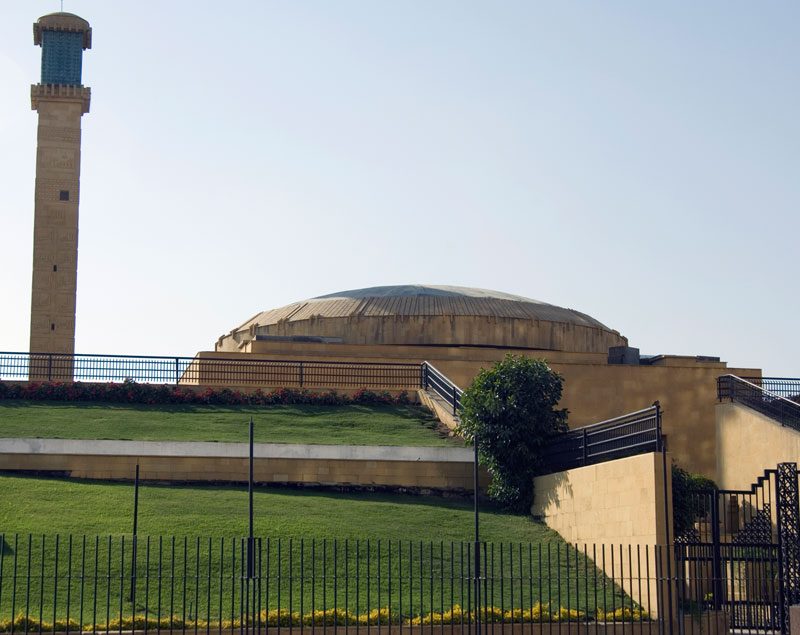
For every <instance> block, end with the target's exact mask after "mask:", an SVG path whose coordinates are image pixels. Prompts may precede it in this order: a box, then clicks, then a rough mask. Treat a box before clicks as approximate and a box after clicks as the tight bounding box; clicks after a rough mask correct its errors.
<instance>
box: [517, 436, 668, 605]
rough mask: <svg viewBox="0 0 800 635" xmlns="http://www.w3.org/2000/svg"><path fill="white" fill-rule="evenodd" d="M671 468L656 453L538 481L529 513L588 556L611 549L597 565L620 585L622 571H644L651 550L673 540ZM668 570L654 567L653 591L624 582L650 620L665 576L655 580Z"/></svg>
mask: <svg viewBox="0 0 800 635" xmlns="http://www.w3.org/2000/svg"><path fill="white" fill-rule="evenodd" d="M665 461H666V463H665ZM665 465H666V469H665ZM669 465H670V459H669V456H668V455H663V454H661V453H656V452H653V453H650V454H640V455H638V456H632V457H627V458H624V459H617V460H615V461H607V462H606V463H598V464H596V465H589V466H586V467H579V468H575V469H572V470H565V471H563V472H556V473H554V474H548V475H546V476H539V477H537V478H536V479H535V480H534V492H535V498H534V502H533V506H532V507H531V513H532V514H533V515H534V516H535V517H540V518H541V519H542V520H543V521H544V522H545V524H546V525H547V526H548V527H550V528H551V529H554V530H555V531H557V532H558V533H559V534H560V535H561V536H562V537H563V538H564V539H565V540H566V541H567V542H570V543H572V544H574V545H577V546H578V547H580V548H582V547H583V546H586V547H587V548H588V549H589V550H590V552H589V554H590V556H591V555H592V552H591V550H592V549H593V548H594V545H607V546H608V552H605V551H604V552H603V553H602V554H596V556H595V558H594V560H595V564H596V565H597V566H598V567H599V568H600V569H602V570H604V571H605V573H606V574H607V575H609V576H613V577H614V579H617V576H619V574H620V571H623V572H624V571H628V570H629V569H632V570H637V571H638V570H640V568H641V567H642V566H644V565H643V564H642V560H643V559H644V557H645V555H644V554H645V552H646V551H647V550H648V549H652V546H653V545H662V546H663V545H666V544H668V542H669V541H671V539H672V474H671V470H670V469H669ZM665 476H666V480H665ZM667 528H669V539H668V536H667ZM612 551H613V555H612V553H611V552H612ZM664 564H665V563H664ZM664 564H662V563H656V562H652V563H651V565H650V566H652V567H653V568H652V570H651V571H650V572H649V575H648V576H647V578H648V579H650V581H649V582H648V584H650V585H652V586H653V588H650V589H648V588H642V589H640V588H639V587H638V581H637V580H635V579H633V578H629V579H627V580H626V579H625V578H624V576H623V579H622V586H623V588H624V589H625V591H626V592H627V593H628V594H629V595H631V597H633V599H634V600H635V601H636V602H638V603H639V604H640V605H641V606H643V607H644V608H646V609H647V610H648V611H650V612H651V614H655V612H656V611H657V606H656V602H655V598H657V597H658V589H657V587H656V586H655V582H653V580H654V579H656V578H657V577H662V578H663V577H664V575H665V574H666V572H663V573H660V574H659V576H656V575H655V574H656V567H663V566H664ZM614 569H615V571H614ZM645 586H646V585H645ZM651 600H652V601H651Z"/></svg>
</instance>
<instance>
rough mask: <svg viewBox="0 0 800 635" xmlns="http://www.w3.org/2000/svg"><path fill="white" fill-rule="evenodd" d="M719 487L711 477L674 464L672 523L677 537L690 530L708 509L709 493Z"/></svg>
mask: <svg viewBox="0 0 800 635" xmlns="http://www.w3.org/2000/svg"><path fill="white" fill-rule="evenodd" d="M716 487H717V484H716V483H714V481H712V480H711V479H710V478H706V477H705V476H702V475H700V474H691V473H689V472H687V471H686V470H684V469H682V468H680V467H678V466H677V465H676V464H675V463H673V464H672V523H673V531H674V532H675V537H679V536H681V535H682V534H684V533H686V532H687V531H690V530H691V529H692V528H693V527H694V523H695V522H696V521H697V520H698V519H700V518H702V517H703V516H704V515H705V513H706V511H708V510H707V509H706V508H707V505H706V501H707V498H708V494H709V493H710V492H712V491H714V489H715V488H716Z"/></svg>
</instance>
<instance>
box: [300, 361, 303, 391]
mask: <svg viewBox="0 0 800 635" xmlns="http://www.w3.org/2000/svg"><path fill="white" fill-rule="evenodd" d="M299 373H300V388H302V387H303V362H300V369H299Z"/></svg>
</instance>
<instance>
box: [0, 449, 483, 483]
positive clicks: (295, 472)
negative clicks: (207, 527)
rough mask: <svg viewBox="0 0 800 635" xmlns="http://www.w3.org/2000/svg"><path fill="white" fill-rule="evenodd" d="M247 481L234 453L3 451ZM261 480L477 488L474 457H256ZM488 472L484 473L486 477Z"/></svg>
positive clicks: (43, 464)
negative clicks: (458, 459)
mask: <svg viewBox="0 0 800 635" xmlns="http://www.w3.org/2000/svg"><path fill="white" fill-rule="evenodd" d="M137 462H138V463H139V469H140V478H142V479H143V480H152V481H178V482H180V481H199V482H203V481H208V482H238V483H241V482H246V481H247V475H248V460H247V459H243V458H229V457H174V456H107V455H106V456H102V455H89V454H78V455H76V454H46V455H43V454H0V470H8V471H36V472H50V473H65V474H66V475H67V476H70V477H73V478H85V479H102V480H131V479H132V478H133V475H134V473H135V470H136V463H137ZM253 463H254V466H253V471H254V478H255V480H256V481H257V482H258V483H263V484H269V483H281V484H283V483H292V484H302V485H330V486H338V485H351V486H363V487H367V486H383V487H408V488H430V489H442V490H470V491H471V490H472V463H471V462H446V463H445V462H433V461H413V462H412V461H377V460H376V461H366V460H333V459H286V458H284V459H276V458H270V459H262V458H256V459H254V462H253ZM484 478H485V477H484Z"/></svg>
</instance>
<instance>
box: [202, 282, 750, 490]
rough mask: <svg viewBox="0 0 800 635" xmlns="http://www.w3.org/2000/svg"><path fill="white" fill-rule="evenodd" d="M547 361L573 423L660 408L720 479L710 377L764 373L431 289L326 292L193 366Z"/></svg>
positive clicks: (693, 458)
mask: <svg viewBox="0 0 800 635" xmlns="http://www.w3.org/2000/svg"><path fill="white" fill-rule="evenodd" d="M508 353H513V354H517V355H526V356H530V357H537V358H543V359H545V360H547V362H548V363H549V365H550V366H551V367H552V368H553V369H554V370H556V371H557V372H559V373H560V374H561V375H562V376H563V377H564V394H563V399H562V402H561V404H562V405H563V406H564V407H566V408H568V409H569V411H570V415H569V425H570V427H576V426H582V425H586V424H590V423H595V422H598V421H602V420H605V419H610V418H612V417H616V416H619V415H621V414H624V413H627V412H633V411H636V410H639V409H642V408H645V407H647V406H650V405H651V404H652V403H653V402H654V401H656V400H657V401H659V402H660V404H661V406H662V408H663V413H664V414H663V431H664V434H665V436H666V438H667V440H668V444H669V448H670V451H671V452H672V454H673V456H675V457H676V458H677V459H678V460H679V462H680V463H681V464H682V465H684V466H685V467H687V468H689V469H691V470H694V471H696V472H701V473H704V474H707V475H709V476H713V475H714V474H715V472H716V434H715V411H714V409H715V405H716V403H717V378H718V377H719V376H720V375H725V374H728V373H732V374H735V375H738V376H742V377H754V376H760V375H761V371H760V370H759V369H754V368H728V367H727V364H726V363H725V362H723V361H720V359H719V358H717V357H706V356H696V357H691V356H677V355H655V356H642V355H640V354H639V350H638V349H637V348H633V347H630V346H629V345H628V340H627V338H626V337H624V336H623V335H621V334H620V333H619V332H618V331H616V330H614V329H612V328H609V327H608V326H606V325H605V324H603V323H602V322H600V321H599V320H597V319H595V318H594V317H592V316H589V315H587V314H585V313H582V312H580V311H576V310H574V309H567V308H562V307H559V306H555V305H552V304H548V303H546V302H541V301H538V300H532V299H530V298H524V297H521V296H516V295H510V294H508V293H503V292H500V291H490V290H486V289H473V288H464V287H451V286H435V285H405V286H385V287H372V288H368V289H355V290H351V291H340V292H336V293H330V294H327V295H323V296H320V297H317V298H311V299H308V300H303V301H300V302H294V303H292V304H289V305H287V306H284V307H279V308H275V309H269V310H266V311H262V312H261V313H258V314H256V315H255V316H253V317H251V318H250V319H249V320H247V321H246V322H244V323H242V324H241V325H240V326H238V327H236V328H234V329H233V330H231V331H230V332H229V333H228V334H226V335H223V336H221V337H220V338H219V339H218V340H217V342H216V344H215V346H214V351H213V352H207V353H198V356H197V357H198V358H199V359H213V358H225V359H242V360H256V359H264V360H267V359H282V360H315V361H358V362H382V363H385V362H389V363H391V362H415V363H421V362H423V361H428V362H430V363H431V364H433V365H434V366H435V367H436V368H437V369H438V370H440V371H441V372H442V373H444V374H445V375H446V376H447V377H448V378H450V379H451V380H452V381H453V382H454V383H455V384H457V385H458V386H461V387H467V386H469V384H470V383H471V382H472V379H473V378H474V377H475V375H476V374H477V373H478V371H479V370H480V369H481V368H488V367H490V366H491V365H492V364H493V363H494V362H495V361H498V360H501V359H502V358H503V357H504V356H505V355H506V354H508Z"/></svg>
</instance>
